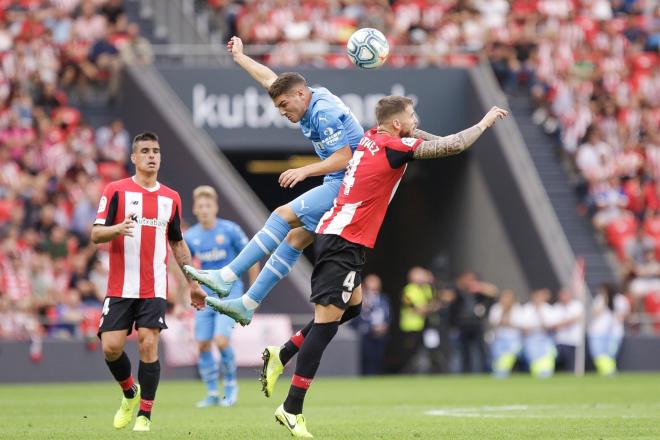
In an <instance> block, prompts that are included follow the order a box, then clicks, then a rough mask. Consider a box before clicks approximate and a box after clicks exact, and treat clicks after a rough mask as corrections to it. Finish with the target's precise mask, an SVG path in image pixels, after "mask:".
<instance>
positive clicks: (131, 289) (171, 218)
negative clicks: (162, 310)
mask: <svg viewBox="0 0 660 440" xmlns="http://www.w3.org/2000/svg"><path fill="white" fill-rule="evenodd" d="M128 216H131V217H132V218H133V220H135V228H134V229H133V236H132V237H128V236H123V235H122V236H119V237H116V238H115V239H114V240H112V241H111V242H110V274H109V277H108V291H107V296H114V297H121V298H166V297H167V241H168V240H171V241H180V240H182V239H183V236H182V235H181V198H180V197H179V193H177V192H176V191H174V190H172V189H170V188H168V187H167V186H165V185H162V184H160V183H156V186H155V187H154V188H150V189H146V188H143V187H141V186H140V185H138V184H137V183H136V182H135V180H133V178H132V177H129V178H127V179H122V180H118V181H115V182H110V183H109V184H108V186H106V187H105V190H104V191H103V196H102V197H101V201H100V202H99V209H98V213H97V214H96V220H95V221H94V224H95V225H105V226H112V225H116V224H118V223H121V222H123V221H124V219H125V218H126V217H128Z"/></svg>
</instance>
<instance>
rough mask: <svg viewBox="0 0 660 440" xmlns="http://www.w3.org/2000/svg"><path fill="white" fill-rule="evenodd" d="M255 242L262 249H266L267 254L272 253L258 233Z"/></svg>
mask: <svg viewBox="0 0 660 440" xmlns="http://www.w3.org/2000/svg"><path fill="white" fill-rule="evenodd" d="M254 242H255V243H257V246H259V247H260V248H261V250H262V251H264V253H265V254H266V255H268V254H270V251H269V250H268V248H267V247H266V246H264V244H263V243H262V242H261V240H259V236H258V235H255V236H254Z"/></svg>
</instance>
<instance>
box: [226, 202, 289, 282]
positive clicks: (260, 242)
mask: <svg viewBox="0 0 660 440" xmlns="http://www.w3.org/2000/svg"><path fill="white" fill-rule="evenodd" d="M290 229H291V226H289V224H288V223H287V222H286V220H284V219H283V218H282V217H280V216H279V215H277V214H275V213H274V212H273V213H272V214H271V215H270V217H268V220H266V224H265V225H264V227H263V228H261V229H260V230H259V232H257V233H256V234H255V235H254V237H252V240H250V242H249V243H248V244H247V245H246V246H245V247H244V248H243V250H242V251H241V253H240V254H238V255H237V256H236V258H234V261H232V262H231V263H229V268H230V269H231V270H232V272H234V273H235V274H236V275H237V276H238V277H240V276H241V275H243V274H244V273H245V272H246V271H247V270H248V269H249V268H251V267H252V266H253V265H254V263H256V262H257V261H259V260H261V258H263V257H264V256H266V255H269V254H270V253H271V252H273V249H275V248H276V247H277V246H279V244H280V243H281V242H282V240H284V237H286V234H288V233H289V230H290Z"/></svg>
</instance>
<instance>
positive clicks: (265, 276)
mask: <svg viewBox="0 0 660 440" xmlns="http://www.w3.org/2000/svg"><path fill="white" fill-rule="evenodd" d="M300 255H302V251H299V250H298V249H296V248H294V247H292V246H291V245H289V243H287V242H286V241H283V242H282V244H280V245H279V246H278V247H277V249H276V250H275V252H274V253H273V255H271V256H270V258H269V259H268V261H267V262H266V266H264V268H263V269H262V270H261V272H260V273H259V276H258V277H257V279H256V281H255V282H254V284H252V286H250V289H249V290H248V291H247V295H248V296H249V297H250V298H251V299H253V300H254V301H256V302H258V303H259V304H261V302H262V301H263V300H264V299H265V298H266V296H268V293H269V292H270V291H271V289H272V288H273V287H274V286H275V284H277V282H278V281H279V280H281V279H282V278H284V277H285V276H287V275H288V274H289V272H291V268H292V267H293V265H294V264H296V261H298V258H300Z"/></svg>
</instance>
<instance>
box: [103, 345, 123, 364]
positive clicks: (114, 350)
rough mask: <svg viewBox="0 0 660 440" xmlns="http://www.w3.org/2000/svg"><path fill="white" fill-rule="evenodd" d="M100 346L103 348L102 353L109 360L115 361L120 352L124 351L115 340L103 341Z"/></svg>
mask: <svg viewBox="0 0 660 440" xmlns="http://www.w3.org/2000/svg"><path fill="white" fill-rule="evenodd" d="M101 346H102V348H103V355H104V356H105V358H106V359H107V360H109V361H115V360H117V359H119V356H121V354H122V352H123V351H124V347H123V346H122V344H120V343H119V342H116V341H103V342H102V343H101Z"/></svg>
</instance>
